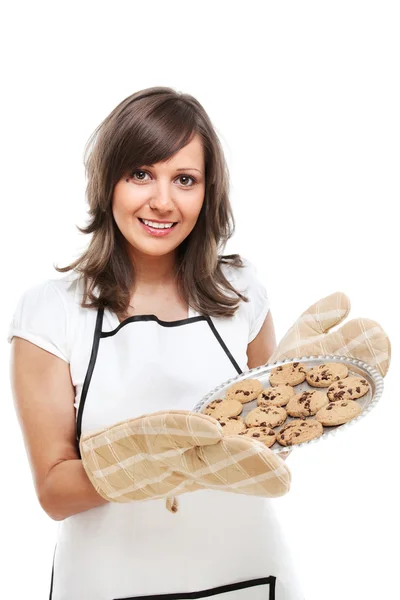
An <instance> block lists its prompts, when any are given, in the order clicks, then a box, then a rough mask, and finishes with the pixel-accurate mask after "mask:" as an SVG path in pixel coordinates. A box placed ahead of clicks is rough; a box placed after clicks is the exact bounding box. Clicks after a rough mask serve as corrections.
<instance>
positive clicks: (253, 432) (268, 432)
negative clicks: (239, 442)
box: [239, 427, 276, 448]
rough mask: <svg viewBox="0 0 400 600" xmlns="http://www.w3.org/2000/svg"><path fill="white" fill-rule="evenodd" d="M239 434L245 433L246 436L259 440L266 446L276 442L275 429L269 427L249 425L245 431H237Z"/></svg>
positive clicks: (269, 446)
mask: <svg viewBox="0 0 400 600" xmlns="http://www.w3.org/2000/svg"><path fill="white" fill-rule="evenodd" d="M239 435H245V436H246V437H251V438H254V439H255V440H259V441H260V442H263V443H264V444H265V445H266V446H268V448H271V446H273V445H274V444H275V442H276V434H275V431H274V430H273V429H270V428H269V427H249V428H248V429H246V431H242V433H239Z"/></svg>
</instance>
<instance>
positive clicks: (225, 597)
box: [8, 87, 303, 600]
mask: <svg viewBox="0 0 400 600" xmlns="http://www.w3.org/2000/svg"><path fill="white" fill-rule="evenodd" d="M89 142H90V143H89V144H88V147H87V153H86V155H85V166H86V173H87V177H88V185H87V197H88V202H89V214H90V223H89V224H88V225H87V227H86V228H82V229H80V231H82V232H84V233H88V234H89V233H90V234H92V237H91V241H90V244H89V246H88V248H87V250H86V251H85V252H84V253H83V255H82V256H80V257H79V258H78V259H77V260H76V261H75V262H73V263H72V264H71V265H69V266H67V267H64V268H58V269H57V270H58V271H60V272H67V275H64V276H63V277H61V278H58V279H49V280H47V281H45V282H42V283H40V284H37V285H35V286H33V287H31V288H29V289H28V290H26V291H25V293H24V294H23V295H22V297H21V299H20V301H19V303H18V306H17V308H16V311H15V314H14V318H13V321H12V323H11V326H10V330H9V336H8V339H9V341H10V342H11V340H12V339H14V342H13V344H12V349H13V356H12V386H13V394H14V398H15V403H16V407H17V411H18V415H19V419H20V423H21V428H22V431H23V434H24V438H25V443H26V447H27V450H28V455H29V459H30V463H31V468H32V472H33V477H34V481H35V486H36V491H37V495H38V498H39V501H40V503H41V506H42V507H43V509H44V510H45V511H46V512H47V514H48V515H49V516H50V517H51V518H53V519H55V520H57V521H60V524H59V533H58V540H57V545H56V549H55V555H54V562H53V572H52V581H51V593H50V598H51V600H122V599H125V600H126V599H128V598H130V599H134V598H136V599H138V598H166V599H167V598H171V599H172V598H176V599H177V598H182V599H186V598H203V597H204V598H205V597H209V596H215V597H216V598H217V599H218V600H272V599H276V600H301V599H302V598H303V595H302V593H301V590H300V588H299V585H298V582H297V580H296V578H295V572H294V569H293V566H292V564H291V561H290V557H289V553H288V549H287V547H286V545H285V542H284V540H283V539H282V534H281V532H280V529H279V525H278V522H277V519H276V517H275V515H274V512H273V500H271V499H265V498H261V497H250V496H245V495H240V494H236V493H226V492H221V491H215V490H202V491H198V492H193V493H189V494H183V495H182V496H180V498H179V502H180V509H179V511H178V512H177V513H176V514H173V513H171V512H168V511H167V510H166V509H165V500H160V499H157V500H151V501H146V502H131V503H127V504H118V503H115V502H107V501H106V500H105V499H104V498H102V497H101V496H100V495H99V494H98V493H97V492H96V491H95V489H94V487H93V486H92V485H91V483H90V481H89V479H88V477H87V475H86V473H85V470H84V468H83V466H82V461H81V460H80V454H79V439H80V436H81V435H82V433H85V432H88V431H91V430H94V429H98V428H101V427H105V426H110V425H113V424H115V423H117V422H119V421H122V420H124V419H128V418H133V417H136V416H140V415H142V414H145V413H151V412H153V411H158V410H168V409H184V410H191V409H192V408H193V407H194V405H195V404H196V403H197V401H198V400H199V399H200V398H201V397H203V396H204V395H205V394H206V393H207V392H209V391H210V390H211V389H213V388H214V387H215V386H217V385H218V384H220V383H222V382H223V381H225V380H227V379H229V378H231V377H234V376H235V375H237V374H238V373H242V372H244V371H246V370H247V369H249V368H253V367H256V366H259V365H262V364H265V363H266V362H267V361H268V358H269V356H270V355H271V353H272V351H273V350H274V348H275V347H276V340H275V334H274V327H273V321H272V316H271V311H270V306H269V301H268V297H267V293H266V289H265V287H264V286H263V284H262V283H261V282H260V281H259V279H258V278H257V276H256V273H255V269H254V267H253V265H252V264H251V263H250V262H249V261H248V260H245V259H241V258H240V256H238V255H230V256H222V255H220V254H219V251H220V249H221V248H223V247H224V245H225V243H226V241H227V240H228V239H229V238H230V237H231V235H232V233H233V227H234V220H233V215H232V211H231V206H230V203H229V196H228V188H229V184H228V170H227V167H226V163H225V160H224V156H223V152H222V149H221V145H220V143H219V140H218V137H217V135H216V132H215V130H214V128H213V126H212V124H211V122H210V119H209V117H208V116H207V114H206V112H205V111H204V109H203V107H202V106H201V105H200V104H199V102H198V101H197V100H196V99H195V98H193V97H192V96H190V95H187V94H181V93H177V92H176V91H174V90H173V89H171V88H165V87H155V88H150V89H146V90H143V91H140V92H137V93H135V94H133V95H132V96H130V97H128V98H126V99H125V100H124V101H123V102H121V103H120V104H119V105H118V106H117V107H116V108H115V109H114V110H113V111H112V112H111V114H110V115H109V116H108V117H107V118H106V119H105V120H104V121H103V122H102V123H101V124H100V126H99V127H98V128H97V129H96V131H95V132H94V134H93V136H92V137H91V139H90V140H89Z"/></svg>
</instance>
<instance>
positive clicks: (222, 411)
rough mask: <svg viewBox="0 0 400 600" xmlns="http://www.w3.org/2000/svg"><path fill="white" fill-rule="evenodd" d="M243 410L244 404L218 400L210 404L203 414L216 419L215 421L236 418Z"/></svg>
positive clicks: (236, 401)
mask: <svg viewBox="0 0 400 600" xmlns="http://www.w3.org/2000/svg"><path fill="white" fill-rule="evenodd" d="M242 410H243V404H242V403H241V402H239V400H224V399H223V398H217V399H216V400H213V402H210V404H208V405H207V406H206V407H205V409H204V410H203V413H204V414H206V415H209V416H210V417H214V419H227V418H228V417H236V416H237V415H240V413H241V412H242Z"/></svg>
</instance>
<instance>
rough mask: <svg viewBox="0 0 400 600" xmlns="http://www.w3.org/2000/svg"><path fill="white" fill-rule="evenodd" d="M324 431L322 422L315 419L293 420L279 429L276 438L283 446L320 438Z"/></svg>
mask: <svg viewBox="0 0 400 600" xmlns="http://www.w3.org/2000/svg"><path fill="white" fill-rule="evenodd" d="M322 410H323V409H322ZM323 433H324V428H323V427H322V425H321V423H319V422H318V421H315V420H314V419H308V420H307V421H305V420H301V421H291V422H290V423H288V424H287V425H285V426H284V427H282V429H281V430H280V431H278V433H277V434H276V440H277V442H278V443H279V444H280V445H281V446H294V445H295V444H302V443H303V442H309V441H310V440H313V439H315V438H318V437H320V436H321V435H322V434H323Z"/></svg>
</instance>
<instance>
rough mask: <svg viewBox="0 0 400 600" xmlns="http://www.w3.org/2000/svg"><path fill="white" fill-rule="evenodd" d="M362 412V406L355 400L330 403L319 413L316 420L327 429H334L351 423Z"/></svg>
mask: <svg viewBox="0 0 400 600" xmlns="http://www.w3.org/2000/svg"><path fill="white" fill-rule="evenodd" d="M360 412H361V406H360V405H359V404H357V402H355V401H354V400H343V401H341V400H339V401H338V402H329V404H328V405H327V406H324V407H323V408H321V409H320V410H319V411H318V412H317V414H316V415H315V418H316V419H317V421H319V422H320V423H321V424H322V425H325V427H332V426H333V425H343V423H347V422H348V421H351V420H352V419H354V418H355V417H357V416H358V415H359V414H360Z"/></svg>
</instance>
